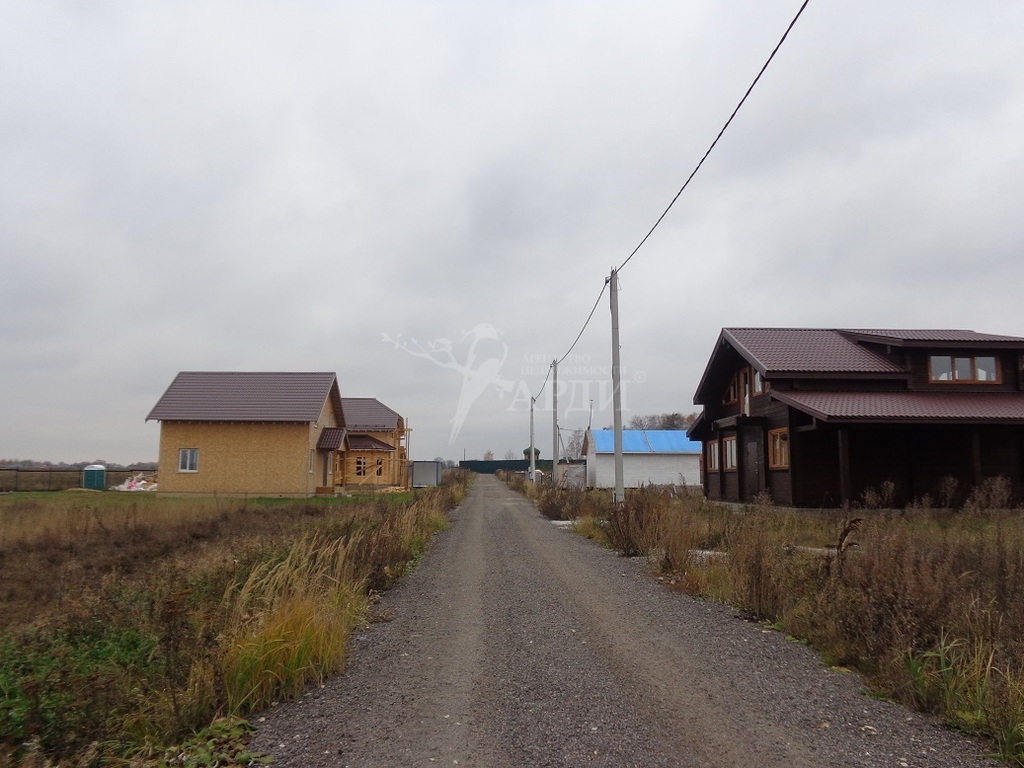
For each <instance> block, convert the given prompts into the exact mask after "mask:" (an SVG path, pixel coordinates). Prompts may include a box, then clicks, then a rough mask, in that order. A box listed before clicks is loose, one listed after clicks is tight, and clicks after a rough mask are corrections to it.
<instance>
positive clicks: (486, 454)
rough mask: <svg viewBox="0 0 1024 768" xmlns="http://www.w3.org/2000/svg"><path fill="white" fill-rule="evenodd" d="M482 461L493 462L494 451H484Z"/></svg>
mask: <svg viewBox="0 0 1024 768" xmlns="http://www.w3.org/2000/svg"><path fill="white" fill-rule="evenodd" d="M484 461H494V451H484Z"/></svg>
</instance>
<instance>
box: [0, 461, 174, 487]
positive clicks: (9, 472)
mask: <svg viewBox="0 0 1024 768" xmlns="http://www.w3.org/2000/svg"><path fill="white" fill-rule="evenodd" d="M106 475H107V476H106V482H105V486H106V487H107V488H110V487H111V486H115V485H120V484H121V483H123V482H124V481H125V480H127V479H128V478H130V477H135V476H136V475H146V476H147V477H150V476H153V475H156V472H155V471H154V470H146V469H108V470H106ZM82 485H83V483H82V470H81V469H22V468H20V467H13V468H11V469H2V468H0V493H4V492H10V491H66V490H68V489H69V488H81V487H82Z"/></svg>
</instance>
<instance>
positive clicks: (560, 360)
mask: <svg viewBox="0 0 1024 768" xmlns="http://www.w3.org/2000/svg"><path fill="white" fill-rule="evenodd" d="M607 287H608V279H607V278H605V281H604V285H602V286H601V292H600V293H599V294H597V301H595V302H594V306H593V307H592V308H591V310H590V314H589V315H587V321H586V322H585V323H584V324H583V327H582V328H580V332H579V333H578V334H576V340H575V341H574V342H573V343H572V346H571V347H569V349H568V350H567V351H566V353H565V354H564V355H562V356H561V357H560V358H558V362H562V361H563V360H565V358H567V357H568V356H569V355H570V354H572V351H573V350H574V349H575V348H576V345H577V344H578V343H579V340H580V338H581V337H582V336H583V332H584V331H585V330H587V326H588V325H590V321H591V320H593V319H594V313H595V312H596V311H597V305H598V304H600V303H601V297H602V296H604V292H605V289H606V288H607Z"/></svg>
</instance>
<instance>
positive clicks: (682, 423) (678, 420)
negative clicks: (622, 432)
mask: <svg viewBox="0 0 1024 768" xmlns="http://www.w3.org/2000/svg"><path fill="white" fill-rule="evenodd" d="M698 415H699V414H696V413H691V414H689V415H687V416H684V415H683V414H681V413H679V412H678V411H677V412H676V413H661V414H657V413H652V414H648V415H646V416H641V415H637V416H634V417H632V418H631V419H630V420H629V425H628V426H627V427H626V428H627V429H689V428H690V426H691V425H692V424H693V422H694V421H696V420H697V416H698Z"/></svg>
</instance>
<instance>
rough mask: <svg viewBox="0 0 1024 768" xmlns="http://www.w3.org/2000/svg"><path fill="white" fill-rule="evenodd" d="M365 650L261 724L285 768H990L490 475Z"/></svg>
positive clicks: (267, 746)
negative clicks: (558, 520)
mask: <svg viewBox="0 0 1024 768" xmlns="http://www.w3.org/2000/svg"><path fill="white" fill-rule="evenodd" d="M454 518H455V522H454V525H453V526H452V528H451V529H450V530H449V531H446V532H445V533H443V534H441V535H440V536H439V537H438V538H437V539H435V543H434V545H433V546H432V548H431V550H430V552H429V553H428V555H427V556H426V557H425V558H424V560H423V562H422V563H421V564H420V565H419V566H418V568H417V569H416V570H415V571H414V572H413V573H412V574H411V575H410V576H409V577H408V578H407V579H406V580H405V581H404V582H403V583H402V584H400V585H399V586H398V587H397V588H396V589H395V590H393V591H392V592H390V593H389V594H388V595H386V596H385V598H384V600H383V601H382V603H381V604H380V605H379V606H378V609H379V610H381V611H383V612H384V613H385V614H386V615H388V616H391V617H392V618H391V620H389V621H386V622H381V623H377V624H374V625H373V626H371V627H370V628H368V629H366V630H365V632H364V633H363V634H360V635H359V636H358V637H356V638H355V640H354V641H353V647H352V652H351V656H350V659H349V664H348V667H347V669H346V671H345V673H344V674H343V675H340V676H338V677H337V678H334V679H331V680H330V681H328V682H327V683H326V684H325V685H324V686H323V687H321V688H317V689H315V690H313V691H310V693H309V694H307V695H306V696H305V697H304V698H303V699H302V700H301V701H297V702H293V703H288V704H281V705H279V706H276V707H274V708H272V709H271V710H269V711H267V712H265V713H264V714H263V715H262V716H255V717H254V718H253V721H254V722H255V724H256V725H257V728H258V730H257V734H256V736H255V739H254V741H253V746H254V747H255V748H256V749H258V750H260V751H262V752H264V753H266V754H269V755H273V756H274V757H276V759H277V762H276V764H277V765H279V766H300V767H302V768H316V767H318V766H352V767H353V768H356V767H357V766H359V767H364V766H396V767H397V766H453V765H459V766H482V767H484V768H491V767H493V768H505V767H511V766H515V767H516V768H519V767H521V766H523V767H525V766H645V767H646V766H680V767H683V768H687V767H689V766H694V767H696V766H700V767H701V768H704V767H706V766H721V767H731V766H779V767H782V766H785V767H786V768H804V767H806V768H811V767H814V768H818V767H820V766H836V767H837V768H838V766H894V767H896V768H900V767H903V766H905V767H907V768H910V767H912V766H913V767H918V768H956V767H957V766H997V765H999V763H997V762H995V761H993V760H990V759H986V758H984V757H982V751H983V745H982V744H980V743H979V742H975V741H971V740H968V739H965V738H962V737H960V736H958V735H956V734H953V733H951V732H949V731H946V730H944V729H943V728H941V727H940V726H938V725H937V724H935V723H934V722H932V721H930V720H928V719H927V718H924V717H922V716H920V715H917V714H914V713H912V712H910V711H908V710H906V709H904V708H902V707H899V706H896V705H893V704H889V703H886V702H881V701H877V700H875V699H872V698H869V697H867V696H866V695H864V692H863V687H862V684H861V682H860V680H859V679H858V678H857V676H856V675H853V674H850V673H841V672H836V671H833V670H829V669H826V668H825V667H824V666H823V665H822V664H821V662H820V661H818V659H817V658H816V657H815V656H814V654H813V653H812V652H810V651H809V650H808V649H807V648H805V647H803V646H801V645H798V644H795V643H792V642H788V641H786V639H785V638H784V637H783V636H782V635H781V634H780V633H778V632H773V631H768V630H765V629H764V628H762V627H761V626H760V625H758V624H755V623H751V622H749V621H744V620H743V619H741V618H738V617H737V616H736V615H735V612H734V611H733V610H732V609H730V608H728V607H727V606H721V605H717V604H712V603H707V602H703V601H699V600H695V599H692V598H690V597H688V596H686V595H682V594H679V593H676V592H672V591H670V590H668V589H666V588H665V587H664V586H662V585H660V584H659V583H658V582H657V581H656V580H655V579H653V578H652V577H651V575H650V574H649V572H648V571H647V569H646V566H645V564H644V563H642V562H637V561H631V560H627V559H624V558H621V557H618V556H617V555H615V554H614V553H613V552H610V551H608V550H605V549H602V548H600V547H598V546H596V545H594V544H593V543H591V542H589V541H587V540H585V539H583V538H581V537H579V536H577V535H575V534H573V533H571V532H569V531H566V530H564V529H560V528H558V527H556V526H555V525H553V524H552V523H551V522H549V521H547V520H545V519H544V518H542V517H541V516H540V515H539V514H538V513H537V511H536V508H535V507H534V505H533V504H532V503H530V502H529V501H527V500H525V499H523V498H522V497H520V496H518V495H516V494H514V493H512V492H511V491H509V490H508V489H507V488H506V487H505V486H504V485H503V484H502V483H501V482H499V481H498V480H496V479H494V478H492V477H489V476H481V477H478V478H477V479H476V481H475V483H474V485H473V487H472V489H471V490H470V493H469V494H468V496H467V497H466V500H465V501H464V503H463V505H462V506H461V507H460V508H459V509H458V510H457V511H456V512H455V515H454Z"/></svg>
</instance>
